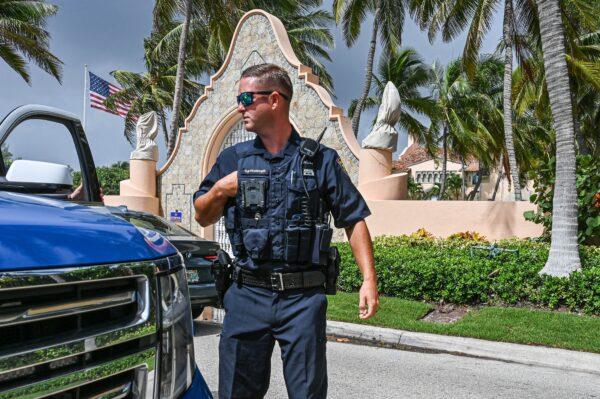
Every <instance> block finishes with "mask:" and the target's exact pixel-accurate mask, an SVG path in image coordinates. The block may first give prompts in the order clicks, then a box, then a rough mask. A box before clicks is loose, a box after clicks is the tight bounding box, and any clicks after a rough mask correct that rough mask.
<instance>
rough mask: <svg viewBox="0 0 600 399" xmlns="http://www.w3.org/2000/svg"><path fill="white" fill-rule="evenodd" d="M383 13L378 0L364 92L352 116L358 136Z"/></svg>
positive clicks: (369, 88) (355, 134) (371, 75)
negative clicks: (380, 18)
mask: <svg viewBox="0 0 600 399" xmlns="http://www.w3.org/2000/svg"><path fill="white" fill-rule="evenodd" d="M380 14H381V0H377V4H376V6H375V18H374V20H373V31H372V32H371V46H370V47H369V55H368V56H367V67H366V75H365V84H364V86H363V94H362V96H361V97H360V98H359V99H358V103H357V104H356V109H355V110H354V117H353V118H352V131H353V132H354V136H356V137H358V128H359V127H360V114H361V113H362V110H363V108H364V106H365V101H366V100H367V97H368V96H369V91H370V90H371V81H372V80H373V59H374V58H375V47H376V46H377V33H378V32H379V15H380Z"/></svg>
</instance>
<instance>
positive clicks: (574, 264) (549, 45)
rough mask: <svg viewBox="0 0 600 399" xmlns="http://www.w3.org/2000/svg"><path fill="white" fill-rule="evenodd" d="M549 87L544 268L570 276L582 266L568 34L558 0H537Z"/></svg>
mask: <svg viewBox="0 0 600 399" xmlns="http://www.w3.org/2000/svg"><path fill="white" fill-rule="evenodd" d="M537 6H538V17H539V20H540V35H541V41H542V50H543V55H544V69H545V71H546V87H547V88H548V96H549V98H550V109H551V111H552V118H553V121H554V129H555V131H556V180H555V188H554V197H553V199H552V209H553V210H552V236H551V244H550V254H549V256H548V260H547V261H546V265H545V266H544V268H543V269H542V270H541V271H540V273H542V274H549V275H552V276H568V275H569V274H571V272H573V271H575V270H578V269H580V268H581V261H580V258H579V247H578V245H577V187H576V165H575V132H574V126H573V106H572V103H571V96H570V95H567V94H566V93H570V87H569V74H568V68H567V62H566V60H565V56H566V51H565V35H564V28H563V23H562V19H561V11H560V6H559V1H558V0H537Z"/></svg>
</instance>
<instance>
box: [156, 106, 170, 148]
mask: <svg viewBox="0 0 600 399" xmlns="http://www.w3.org/2000/svg"><path fill="white" fill-rule="evenodd" d="M158 117H159V118H160V125H161V127H162V131H163V135H164V136H165V147H166V148H167V151H168V149H169V131H168V130H167V117H166V116H165V110H164V109H161V110H160V111H159V112H158Z"/></svg>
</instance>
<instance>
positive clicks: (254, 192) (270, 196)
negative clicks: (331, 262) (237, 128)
mask: <svg viewBox="0 0 600 399" xmlns="http://www.w3.org/2000/svg"><path fill="white" fill-rule="evenodd" d="M247 148H248V147H245V146H244V145H243V144H242V145H239V146H238V147H237V148H236V150H237V152H238V165H237V172H238V193H237V197H236V204H235V206H232V207H230V208H229V209H228V213H227V215H225V226H226V229H227V232H228V234H229V237H230V239H231V242H232V247H233V253H234V255H235V256H236V258H238V259H242V260H244V259H250V260H251V263H252V264H253V265H255V266H257V267H259V266H260V264H266V263H275V264H278V265H282V266H283V268H284V269H285V268H293V269H304V268H310V267H313V266H324V265H326V264H327V255H328V253H329V245H330V243H331V236H332V229H331V228H330V227H329V220H328V217H327V215H325V214H324V213H325V212H323V206H322V200H321V195H320V190H319V187H318V183H317V175H316V170H315V166H316V165H314V162H315V161H314V160H312V159H306V158H302V156H301V155H300V151H299V150H297V151H296V153H295V154H294V155H293V156H292V158H291V159H290V160H288V161H286V162H285V161H284V162H281V163H279V164H277V165H273V164H271V163H269V162H268V161H267V160H265V159H264V158H263V157H261V156H260V155H258V154H255V153H252V152H251V151H244V150H245V149H247ZM252 268H254V267H252Z"/></svg>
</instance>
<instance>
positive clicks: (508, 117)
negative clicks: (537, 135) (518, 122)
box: [502, 0, 522, 201]
mask: <svg viewBox="0 0 600 399" xmlns="http://www.w3.org/2000/svg"><path fill="white" fill-rule="evenodd" d="M513 21H514V19H513V6H512V0H505V2H504V27H503V34H504V45H505V47H506V48H505V49H504V92H503V93H502V95H503V104H504V105H503V107H504V145H505V146H506V152H507V153H508V163H509V165H510V174H511V176H512V182H513V189H514V194H515V201H521V200H522V197H521V182H520V179H519V166H518V165H517V157H516V156H515V145H514V142H513V137H514V136H513V125H512V118H513V116H512V64H513V43H512V30H513V29H512V28H513Z"/></svg>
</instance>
